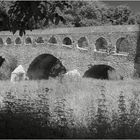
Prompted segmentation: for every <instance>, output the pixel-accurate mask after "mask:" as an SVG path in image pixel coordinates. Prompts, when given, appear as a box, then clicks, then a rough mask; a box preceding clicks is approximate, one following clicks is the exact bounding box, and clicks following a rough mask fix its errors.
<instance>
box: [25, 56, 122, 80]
mask: <svg viewBox="0 0 140 140" xmlns="http://www.w3.org/2000/svg"><path fill="white" fill-rule="evenodd" d="M66 72H68V71H67V69H66V67H65V66H64V65H63V64H62V62H61V61H60V60H59V59H58V58H56V57H55V56H53V55H51V54H41V55H39V56H37V57H36V58H35V59H34V60H33V61H32V62H31V64H30V65H29V68H28V70H27V76H28V77H29V79H31V80H38V79H39V80H41V79H49V77H57V76H60V73H61V74H65V73H66ZM81 76H82V77H86V78H94V79H108V80H120V79H123V77H122V76H121V75H120V74H119V73H117V70H116V69H115V68H113V67H112V66H109V65H106V64H96V65H93V66H91V67H90V68H88V69H87V70H86V71H85V73H84V75H81Z"/></svg>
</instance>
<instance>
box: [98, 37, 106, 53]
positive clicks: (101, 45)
mask: <svg viewBox="0 0 140 140" xmlns="http://www.w3.org/2000/svg"><path fill="white" fill-rule="evenodd" d="M95 46H96V50H97V51H103V52H106V51H107V41H106V40H105V39H104V38H103V37H100V38H98V39H97V40H96V43H95Z"/></svg>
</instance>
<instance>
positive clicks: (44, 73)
mask: <svg viewBox="0 0 140 140" xmlns="http://www.w3.org/2000/svg"><path fill="white" fill-rule="evenodd" d="M64 73H66V68H65V67H64V66H63V65H62V63H61V61H60V60H59V59H57V58H56V57H54V56H53V55H51V54H42V55H39V56H38V57H36V58H35V59H34V60H33V61H32V63H31V64H30V66H29V68H28V71H27V76H28V77H29V79H32V80H41V79H48V78H49V77H57V76H59V75H60V74H64Z"/></svg>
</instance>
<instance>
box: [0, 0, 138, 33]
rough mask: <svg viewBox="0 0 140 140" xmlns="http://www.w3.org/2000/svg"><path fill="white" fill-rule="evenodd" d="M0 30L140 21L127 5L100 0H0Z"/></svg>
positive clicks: (124, 23)
mask: <svg viewBox="0 0 140 140" xmlns="http://www.w3.org/2000/svg"><path fill="white" fill-rule="evenodd" d="M0 17H1V18H2V21H1V22H0V25H2V27H1V28H2V29H1V30H10V31H12V32H13V33H15V32H16V31H20V32H19V33H20V35H21V36H22V35H23V34H25V30H33V29H40V28H43V29H44V28H57V27H83V26H99V25H128V24H131V25H132V24H139V23H140V14H139V13H135V12H134V11H132V10H131V9H130V7H129V6H127V5H119V6H117V7H113V6H109V5H107V4H105V2H101V1H67V0H65V1H58V0H57V1H49V0H47V1H44V0H40V1H20V0H15V1H1V2H0Z"/></svg>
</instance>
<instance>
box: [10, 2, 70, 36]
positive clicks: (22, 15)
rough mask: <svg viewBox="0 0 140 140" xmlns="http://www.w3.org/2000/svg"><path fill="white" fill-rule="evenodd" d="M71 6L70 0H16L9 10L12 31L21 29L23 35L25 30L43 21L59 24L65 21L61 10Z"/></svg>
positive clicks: (45, 23)
mask: <svg viewBox="0 0 140 140" xmlns="http://www.w3.org/2000/svg"><path fill="white" fill-rule="evenodd" d="M68 7H70V4H69V2H68V1H42V0H41V1H19V0H17V1H15V2H14V3H13V4H12V5H11V6H10V8H9V10H8V15H9V25H10V31H12V32H13V33H15V32H16V31H17V30H19V34H20V35H21V36H22V35H23V34H25V30H26V29H29V30H32V29H35V28H37V24H38V23H40V22H42V23H43V24H44V25H48V24H49V22H51V23H53V24H58V23H59V21H62V22H63V23H65V19H64V18H63V16H62V15H61V11H63V10H64V9H65V8H68Z"/></svg>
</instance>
